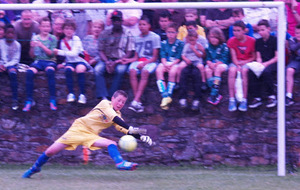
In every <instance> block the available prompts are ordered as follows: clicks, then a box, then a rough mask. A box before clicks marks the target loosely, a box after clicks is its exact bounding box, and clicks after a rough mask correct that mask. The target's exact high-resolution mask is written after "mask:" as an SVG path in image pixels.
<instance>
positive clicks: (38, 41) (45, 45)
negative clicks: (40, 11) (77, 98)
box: [23, 17, 57, 112]
mask: <svg viewBox="0 0 300 190" xmlns="http://www.w3.org/2000/svg"><path fill="white" fill-rule="evenodd" d="M39 27H40V34H38V35H34V36H33V37H32V41H31V43H30V51H29V54H30V56H31V57H33V58H34V60H35V61H34V62H33V63H32V64H31V65H30V68H29V69H28V70H27V72H26V94H27V100H26V102H25V106H24V108H23V111H24V112H28V111H30V109H31V107H32V106H34V105H35V102H34V101H33V87H34V75H35V74H36V73H37V72H38V71H45V72H46V75H47V77H48V86H49V94H50V101H49V102H50V109H51V110H56V109H57V107H56V95H55V76H54V75H55V69H56V62H55V56H54V54H53V49H54V48H55V47H56V45H57V39H56V37H55V36H54V35H52V34H50V31H51V22H50V19H49V18H48V17H44V18H43V19H42V20H41V21H40V26H39Z"/></svg>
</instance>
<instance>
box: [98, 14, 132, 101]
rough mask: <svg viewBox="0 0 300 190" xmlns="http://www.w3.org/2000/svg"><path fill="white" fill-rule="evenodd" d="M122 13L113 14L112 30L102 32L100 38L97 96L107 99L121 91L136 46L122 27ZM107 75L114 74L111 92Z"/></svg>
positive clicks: (127, 31)
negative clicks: (106, 80) (107, 84)
mask: <svg viewBox="0 0 300 190" xmlns="http://www.w3.org/2000/svg"><path fill="white" fill-rule="evenodd" d="M122 18H123V17H122V12H121V11H114V12H113V13H112V14H111V19H112V25H113V27H112V28H109V29H106V30H104V31H103V32H102V34H101V36H100V38H99V50H100V58H101V61H100V62H99V63H98V64H97V65H96V67H95V73H96V96H97V98H102V99H106V98H107V97H111V96H112V95H113V93H114V92H115V91H116V90H118V89H119V86H120V83H121V79H122V77H123V75H124V73H125V72H126V71H127V68H128V64H129V63H130V59H129V58H130V57H132V56H133V54H134V51H135V44H134V40H133V36H132V34H131V32H130V31H129V30H128V29H126V28H125V27H124V26H122V22H123V20H122ZM105 73H109V74H114V77H113V82H112V84H111V87H110V89H109V91H107V88H106V82H105V77H104V75H105Z"/></svg>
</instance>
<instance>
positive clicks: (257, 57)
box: [0, 0, 300, 112]
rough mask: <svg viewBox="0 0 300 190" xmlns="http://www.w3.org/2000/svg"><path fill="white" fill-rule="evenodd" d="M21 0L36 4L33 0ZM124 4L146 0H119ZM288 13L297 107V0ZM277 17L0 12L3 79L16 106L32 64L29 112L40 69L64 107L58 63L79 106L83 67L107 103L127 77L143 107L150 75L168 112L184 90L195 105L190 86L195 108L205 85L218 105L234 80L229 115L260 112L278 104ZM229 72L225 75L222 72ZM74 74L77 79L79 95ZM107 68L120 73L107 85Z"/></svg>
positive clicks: (265, 12)
mask: <svg viewBox="0 0 300 190" xmlns="http://www.w3.org/2000/svg"><path fill="white" fill-rule="evenodd" d="M216 1H220V0H216ZM223 1H227V0H223ZM20 2H21V3H30V2H29V1H28V0H20ZM75 2H76V3H97V2H99V1H98V0H97V1H95V0H90V1H89V0H76V1H75ZM162 2H170V0H162ZM172 2H173V1H172ZM4 3H5V2H4ZM33 3H41V1H38V0H36V1H34V2H33ZM43 3H52V1H50V0H44V1H43ZM57 3H67V2H65V1H60V2H57ZM116 3H138V2H135V1H133V0H120V1H119V2H116ZM286 10H287V19H288V32H287V35H286V36H287V39H286V42H287V43H286V49H287V51H288V54H289V55H288V57H289V59H288V64H287V69H286V85H287V87H286V105H287V106H289V105H292V104H293V103H294V100H293V85H294V76H295V73H297V72H299V69H300V66H299V62H300V55H299V53H298V52H299V49H300V6H298V3H297V2H296V1H295V0H292V1H291V2H290V3H286ZM254 15H255V16H254ZM274 15H276V10H274V9H271V8H270V9H269V8H244V9H207V10H205V9H201V10H197V9H178V10H176V9H175V10H174V9H163V10H140V9H128V10H122V9H121V10H56V11H50V10H49V11H46V10H35V11H31V10H24V11H1V10H0V75H1V74H4V73H7V74H8V76H9V80H10V84H11V89H12V105H11V107H12V109H13V110H17V109H18V107H19V99H18V82H17V81H18V80H17V74H18V71H21V70H24V68H25V71H26V79H24V80H26V100H25V103H24V107H23V109H22V110H23V111H24V112H28V111H30V110H31V108H32V106H34V105H35V101H34V99H33V97H34V96H33V89H34V76H35V74H37V73H38V72H39V71H45V74H46V76H47V78H48V86H49V105H50V109H51V110H57V103H56V89H55V71H56V70H58V69H63V70H64V73H65V78H66V86H67V89H68V95H67V97H66V99H67V102H74V101H76V99H77V101H78V103H80V104H85V103H86V102H87V101H88V100H87V97H86V94H85V73H86V72H87V71H93V72H94V73H95V83H96V90H95V91H96V92H95V93H96V97H97V98H99V99H109V98H111V96H112V95H113V93H114V92H115V91H117V90H118V89H120V83H121V81H122V79H123V76H124V74H126V73H128V75H129V80H130V81H129V82H130V85H131V88H132V91H133V95H134V98H133V100H132V101H131V103H130V106H129V107H128V108H129V109H131V110H133V111H135V112H143V111H144V106H143V103H142V101H141V98H142V95H143V93H144V91H145V89H146V87H147V83H148V80H149V77H156V83H157V87H158V91H159V92H160V94H161V97H162V101H161V104H160V107H161V108H162V109H164V110H168V109H169V107H170V105H171V103H172V101H173V98H172V95H173V91H174V89H178V92H179V99H178V102H179V105H180V107H182V108H187V107H188V102H189V101H188V100H187V99H188V91H189V87H192V90H193V93H192V94H193V97H192V102H191V106H190V107H191V109H192V110H194V111H197V110H199V106H200V99H201V97H202V94H203V93H205V92H206V91H207V90H209V96H208V98H207V102H208V103H210V104H212V105H217V104H219V103H220V101H221V100H222V98H223V96H222V94H220V85H221V81H222V80H226V81H228V94H229V103H228V110H229V111H236V110H239V111H247V109H248V107H249V108H257V107H258V106H261V105H262V104H263V101H264V100H266V107H268V108H272V107H275V106H276V103H277V101H276V93H275V89H274V78H275V76H276V71H277V37H276V30H277V22H276V21H275V22H274V20H276V19H277V18H276V16H275V17H274ZM254 17H255V19H253V18H254ZM254 20H255V22H254ZM226 71H227V72H228V78H227V79H225V78H224V77H223V78H222V74H223V73H225V72H226ZM73 73H76V77H77V78H78V79H77V80H76V81H77V83H78V86H79V91H80V93H79V96H78V97H77V98H76V95H75V93H74V89H73V88H74V82H73ZM166 73H167V75H166ZM107 74H111V75H113V80H112V84H111V85H109V86H110V88H109V89H107V87H106V86H107V85H106V80H105V77H106V76H107ZM151 74H154V75H151ZM166 76H167V78H166ZM262 90H264V91H262Z"/></svg>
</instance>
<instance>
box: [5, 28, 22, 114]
mask: <svg viewBox="0 0 300 190" xmlns="http://www.w3.org/2000/svg"><path fill="white" fill-rule="evenodd" d="M20 57H21V45H20V43H19V42H17V41H16V40H15V28H14V26H13V25H11V24H8V25H7V26H6V27H5V39H0V74H1V73H3V72H7V73H8V76H9V80H10V86H11V90H12V106H11V108H12V109H13V110H17V109H18V108H19V106H18V80H17V65H18V64H19V62H20Z"/></svg>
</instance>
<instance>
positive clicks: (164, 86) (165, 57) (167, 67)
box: [156, 22, 184, 110]
mask: <svg viewBox="0 0 300 190" xmlns="http://www.w3.org/2000/svg"><path fill="white" fill-rule="evenodd" d="M166 32H167V37H168V39H167V40H164V41H163V42H162V43H161V49H160V57H161V63H160V64H159V65H158V67H157V69H156V79H157V81H156V83H157V86H158V90H159V92H160V93H161V95H162V98H163V99H162V101H161V104H160V107H161V108H162V109H164V110H168V109H169V106H168V105H169V104H170V103H171V102H172V98H171V97H172V94H173V90H174V87H175V85H176V73H177V66H178V63H179V62H180V60H181V52H182V49H183V46H184V43H183V42H182V41H180V40H178V39H177V38H176V36H177V25H176V24H175V23H173V22H172V23H170V24H169V25H168V26H167V29H166ZM165 73H168V74H169V75H168V83H166V82H165V81H164V74H165Z"/></svg>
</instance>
